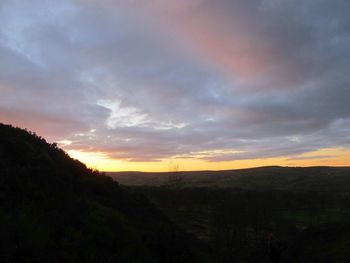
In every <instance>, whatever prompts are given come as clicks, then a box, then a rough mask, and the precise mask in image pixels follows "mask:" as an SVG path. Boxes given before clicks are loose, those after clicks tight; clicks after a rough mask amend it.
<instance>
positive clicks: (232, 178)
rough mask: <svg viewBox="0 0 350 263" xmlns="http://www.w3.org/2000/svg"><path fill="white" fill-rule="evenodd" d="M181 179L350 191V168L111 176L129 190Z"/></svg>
mask: <svg viewBox="0 0 350 263" xmlns="http://www.w3.org/2000/svg"><path fill="white" fill-rule="evenodd" d="M175 174H177V175H176V176H177V177H178V178H181V179H180V180H179V182H178V183H177V186H181V187H209V188H240V189H246V190H270V189H274V190H308V189H309V190H313V191H316V190H317V191H339V190H341V191H347V190H350V167H280V166H269V167H258V168H250V169H238V170H225V171H197V172H177V173H140V172H114V173H108V175H110V176H111V177H112V178H114V179H115V180H117V181H118V182H119V183H121V184H124V185H129V186H169V185H171V184H169V181H171V177H172V176H174V175H175Z"/></svg>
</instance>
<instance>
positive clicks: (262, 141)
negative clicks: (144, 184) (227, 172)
mask: <svg viewBox="0 0 350 263" xmlns="http://www.w3.org/2000/svg"><path fill="white" fill-rule="evenodd" d="M349 10H350V1H348V0H332V1H329V0H293V1H292V0H249V1H247V0H215V1H214V0H60V1H55V0H1V1H0V122H3V123H8V124H12V125H15V126H19V127H22V128H27V129H29V130H32V131H34V132H36V133H37V134H39V135H41V136H43V137H45V138H46V139H47V140H48V141H49V142H57V143H58V144H59V146H61V147H62V148H63V149H64V150H66V151H67V152H68V153H69V154H70V155H71V156H72V157H74V158H77V159H79V160H81V161H83V162H85V163H86V164H87V165H88V166H90V167H94V168H98V169H100V170H105V171H125V170H140V171H171V170H173V169H177V168H176V167H179V169H180V170H207V169H210V170H219V169H234V168H243V167H254V166H264V165H284V166H311V165H334V166H346V165H348V166H350V74H349V73H350V72H349V70H350V16H349Z"/></svg>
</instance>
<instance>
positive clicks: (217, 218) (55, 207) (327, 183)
mask: <svg viewBox="0 0 350 263" xmlns="http://www.w3.org/2000/svg"><path fill="white" fill-rule="evenodd" d="M349 171H350V169H349V168H330V167H314V168H283V167H267V168H257V169H249V170H238V171H225V172H202V173H195V172H193V173H188V174H183V173H170V174H153V175H149V177H146V178H147V179H145V177H142V174H140V173H124V174H123V176H124V177H121V181H122V182H124V183H125V182H129V186H121V185H119V184H118V183H117V182H115V181H114V180H112V179H111V178H110V177H108V176H106V175H105V174H103V173H100V172H98V171H94V170H91V169H88V168H86V166H85V165H84V164H82V163H80V162H79V161H76V160H73V159H71V158H70V157H69V156H68V155H67V154H66V153H65V152H64V151H62V150H61V149H59V148H58V147H57V145H56V144H49V143H47V142H46V141H45V140H44V139H43V138H41V137H39V136H37V135H35V134H33V133H31V132H28V131H26V130H22V129H18V128H13V127H11V126H8V125H2V124H0V262H4V263H9V262H53V263H55V262H57V263H58V262H72V263H73V262H86V263H89V262H125V263H136V262H139V263H141V262H144V263H147V262H152V263H187V262H188V263H195V262H204V263H205V262H215V263H216V262H217V263H234V262H241V263H243V262H246V263H248V262H249V263H255V262H256V263H257V262H262V263H263V262H266V263H267V262H276V263H278V262H287V263H292V262H293V263H294V262H300V263H303V262H305V263H310V262H318V263H322V262H324V263H326V262H327V263H328V262H340V263H342V262H344V263H345V262H350V181H349V178H350V173H349ZM196 174H197V176H196ZM112 175H113V174H112ZM114 175H115V174H114ZM162 176H163V177H162ZM133 184H134V185H138V186H130V185H133ZM141 185H143V186H141ZM149 200H150V201H149Z"/></svg>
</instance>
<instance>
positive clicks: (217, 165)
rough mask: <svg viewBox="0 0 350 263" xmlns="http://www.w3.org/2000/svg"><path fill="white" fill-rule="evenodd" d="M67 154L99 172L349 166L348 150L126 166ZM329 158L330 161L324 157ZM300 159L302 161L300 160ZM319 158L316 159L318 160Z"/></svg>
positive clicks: (88, 155) (97, 157) (94, 154)
mask: <svg viewBox="0 0 350 263" xmlns="http://www.w3.org/2000/svg"><path fill="white" fill-rule="evenodd" d="M68 154H69V155H70V156H71V157H73V158H75V159H78V160H80V161H81V162H83V163H85V164H86V165H87V166H88V167H91V168H96V169H99V170H100V171H106V172H112V171H143V172H168V171H172V169H173V166H174V164H178V165H179V170H181V171H200V170H227V169H241V168H250V167H258V166H270V165H281V166H350V149H345V148H329V149H321V150H318V151H315V152H311V153H307V154H303V155H301V156H299V159H294V160H293V159H290V158H289V157H278V158H263V159H250V160H237V161H225V162H208V161H205V160H201V159H193V158H173V159H164V160H161V161H159V162H128V161H124V160H115V159H111V158H110V157H109V156H108V155H107V154H105V153H103V152H86V151H76V150H70V151H68ZM327 156H330V157H327ZM300 157H302V158H305V159H300ZM317 157H319V158H317Z"/></svg>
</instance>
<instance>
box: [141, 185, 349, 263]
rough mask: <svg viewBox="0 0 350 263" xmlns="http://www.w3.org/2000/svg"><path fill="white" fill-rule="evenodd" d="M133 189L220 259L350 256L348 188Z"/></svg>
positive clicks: (330, 259)
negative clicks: (209, 246)
mask: <svg viewBox="0 0 350 263" xmlns="http://www.w3.org/2000/svg"><path fill="white" fill-rule="evenodd" d="M134 191H136V192H141V193H144V194H145V195H147V196H148V197H149V198H150V199H151V200H153V202H154V203H155V204H157V205H158V206H159V207H161V208H162V209H163V211H164V212H165V213H166V214H167V215H168V216H169V217H171V218H172V219H173V220H174V221H175V222H177V223H178V225H180V226H182V227H183V228H184V229H186V230H187V231H189V232H191V233H193V234H194V235H196V236H197V237H198V238H200V239H202V240H206V241H207V242H208V243H209V244H210V245H211V247H212V248H213V250H215V251H217V252H219V253H218V254H219V255H221V258H220V259H218V260H220V261H221V262H349V261H350V195H349V193H348V192H342V193H341V192H339V193H334V192H314V191H307V192H304V191H302V192H293V191H280V190H278V191H275V190H269V191H267V190H266V191H252V190H241V189H235V190H232V189H210V188H172V187H153V188H152V187H136V188H134ZM272 246H273V248H272ZM276 257H279V259H276Z"/></svg>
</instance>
